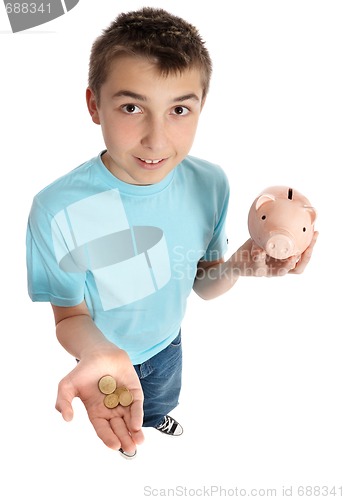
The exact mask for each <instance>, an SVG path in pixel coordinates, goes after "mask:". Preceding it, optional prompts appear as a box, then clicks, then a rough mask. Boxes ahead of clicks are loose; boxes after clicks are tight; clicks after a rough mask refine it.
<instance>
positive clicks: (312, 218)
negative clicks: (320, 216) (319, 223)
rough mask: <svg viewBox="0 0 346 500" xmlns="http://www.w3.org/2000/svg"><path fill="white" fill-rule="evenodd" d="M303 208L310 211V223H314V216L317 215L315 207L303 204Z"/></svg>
mask: <svg viewBox="0 0 346 500" xmlns="http://www.w3.org/2000/svg"><path fill="white" fill-rule="evenodd" d="M304 208H305V210H307V211H308V212H310V216H311V224H314V222H315V220H316V217H317V212H316V209H315V208H314V207H310V206H309V205H304Z"/></svg>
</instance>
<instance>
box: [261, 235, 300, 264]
mask: <svg viewBox="0 0 346 500" xmlns="http://www.w3.org/2000/svg"><path fill="white" fill-rule="evenodd" d="M266 252H267V254H268V255H270V257H273V258H274V259H288V257H291V255H293V252H294V242H293V240H292V238H291V237H290V236H287V235H285V234H274V235H273V236H271V237H270V238H269V239H268V241H267V244H266Z"/></svg>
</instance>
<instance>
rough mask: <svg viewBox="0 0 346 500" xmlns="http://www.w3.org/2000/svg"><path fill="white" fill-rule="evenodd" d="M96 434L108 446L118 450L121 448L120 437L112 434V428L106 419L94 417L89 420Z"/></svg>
mask: <svg viewBox="0 0 346 500" xmlns="http://www.w3.org/2000/svg"><path fill="white" fill-rule="evenodd" d="M91 423H92V424H93V426H94V429H95V431H96V434H97V435H98V437H99V438H100V439H101V441H103V442H104V444H105V445H106V446H108V448H111V449H112V450H119V448H121V442H120V439H119V438H118V437H117V435H116V434H114V432H113V429H112V427H111V425H110V423H109V421H108V420H106V419H105V418H94V419H92V420H91Z"/></svg>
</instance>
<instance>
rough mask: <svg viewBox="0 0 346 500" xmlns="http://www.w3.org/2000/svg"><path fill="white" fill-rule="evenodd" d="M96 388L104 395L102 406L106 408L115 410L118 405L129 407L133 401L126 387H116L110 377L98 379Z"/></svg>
mask: <svg viewBox="0 0 346 500" xmlns="http://www.w3.org/2000/svg"><path fill="white" fill-rule="evenodd" d="M98 386H99V389H100V391H101V392H102V394H104V395H105V397H104V399H103V404H104V405H105V406H106V407H107V408H116V407H117V406H118V405H119V404H120V405H121V406H130V404H131V403H132V401H133V395H132V393H131V392H130V391H129V390H128V389H127V387H117V383H116V381H115V379H114V378H113V377H112V376H111V375H105V376H104V377H102V378H100V380H99V382H98Z"/></svg>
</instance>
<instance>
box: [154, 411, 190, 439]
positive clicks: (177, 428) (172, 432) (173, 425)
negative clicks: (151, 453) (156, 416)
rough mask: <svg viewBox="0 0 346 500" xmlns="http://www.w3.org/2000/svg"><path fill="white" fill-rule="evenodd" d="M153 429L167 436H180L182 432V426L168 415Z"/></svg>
mask: <svg viewBox="0 0 346 500" xmlns="http://www.w3.org/2000/svg"><path fill="white" fill-rule="evenodd" d="M155 429H157V430H158V431H160V432H163V433H164V434H167V435H168V436H181V435H182V433H183V428H182V426H181V425H180V424H179V422H177V421H176V420H174V418H173V417H171V416H170V415H166V416H165V418H164V420H163V422H162V424H160V425H158V426H157V427H155Z"/></svg>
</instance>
